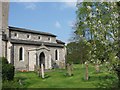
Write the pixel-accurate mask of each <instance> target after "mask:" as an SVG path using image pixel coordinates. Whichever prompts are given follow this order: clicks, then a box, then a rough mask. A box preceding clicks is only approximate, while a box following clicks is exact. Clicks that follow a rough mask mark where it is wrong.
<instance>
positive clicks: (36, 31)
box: [8, 26, 56, 37]
mask: <svg viewBox="0 0 120 90" xmlns="http://www.w3.org/2000/svg"><path fill="white" fill-rule="evenodd" d="M8 27H9V29H12V28H13V29H12V30H16V29H17V30H19V31H23V32H24V31H25V32H32V33H40V34H44V35H50V36H54V37H56V35H54V34H52V33H49V32H43V31H38V30H32V29H26V28H19V27H14V26H8Z"/></svg>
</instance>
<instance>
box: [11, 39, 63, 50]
mask: <svg viewBox="0 0 120 90" xmlns="http://www.w3.org/2000/svg"><path fill="white" fill-rule="evenodd" d="M10 42H11V43H14V44H26V45H38V46H39V45H42V44H44V45H45V46H50V47H62V48H63V47H64V45H63V44H58V43H49V42H40V41H29V40H19V39H10Z"/></svg>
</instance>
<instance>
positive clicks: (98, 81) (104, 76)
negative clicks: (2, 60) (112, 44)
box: [3, 64, 117, 88]
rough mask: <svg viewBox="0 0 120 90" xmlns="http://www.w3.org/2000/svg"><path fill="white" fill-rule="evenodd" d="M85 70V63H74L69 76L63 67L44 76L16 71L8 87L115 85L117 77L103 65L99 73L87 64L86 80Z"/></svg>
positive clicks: (98, 86) (93, 86)
mask: <svg viewBox="0 0 120 90" xmlns="http://www.w3.org/2000/svg"><path fill="white" fill-rule="evenodd" d="M85 71H86V67H85V65H81V64H74V65H73V70H72V74H73V75H71V76H68V75H67V70H65V69H52V70H50V71H46V72H45V75H44V76H45V77H44V78H42V77H41V76H40V77H39V76H38V74H37V73H35V72H25V71H24V72H16V73H15V78H14V81H13V82H11V83H9V85H8V88H10V87H12V86H13V85H14V86H13V87H12V88H17V87H19V88H111V87H112V88H113V87H116V85H117V84H116V83H117V77H116V76H115V74H113V73H111V71H110V72H109V71H108V70H107V68H105V66H104V65H103V66H100V72H99V73H97V72H96V70H95V67H94V66H93V65H88V80H86V79H85V77H86V76H85V73H86V72H85ZM4 85H7V83H6V84H4ZM3 87H4V86H3ZM5 87H7V86H5Z"/></svg>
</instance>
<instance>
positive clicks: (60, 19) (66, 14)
mask: <svg viewBox="0 0 120 90" xmlns="http://www.w3.org/2000/svg"><path fill="white" fill-rule="evenodd" d="M75 20H76V3H75V2H71V3H70V2H10V9H9V26H15V27H21V28H27V29H32V30H37V31H43V32H49V33H52V34H55V35H57V39H60V40H62V41H64V42H65V43H68V42H69V39H70V38H71V36H72V32H73V31H74V30H73V29H72V27H73V25H74V23H75Z"/></svg>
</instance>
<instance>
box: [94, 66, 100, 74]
mask: <svg viewBox="0 0 120 90" xmlns="http://www.w3.org/2000/svg"><path fill="white" fill-rule="evenodd" d="M95 67H96V72H97V73H99V72H100V66H99V64H96V65H95Z"/></svg>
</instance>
